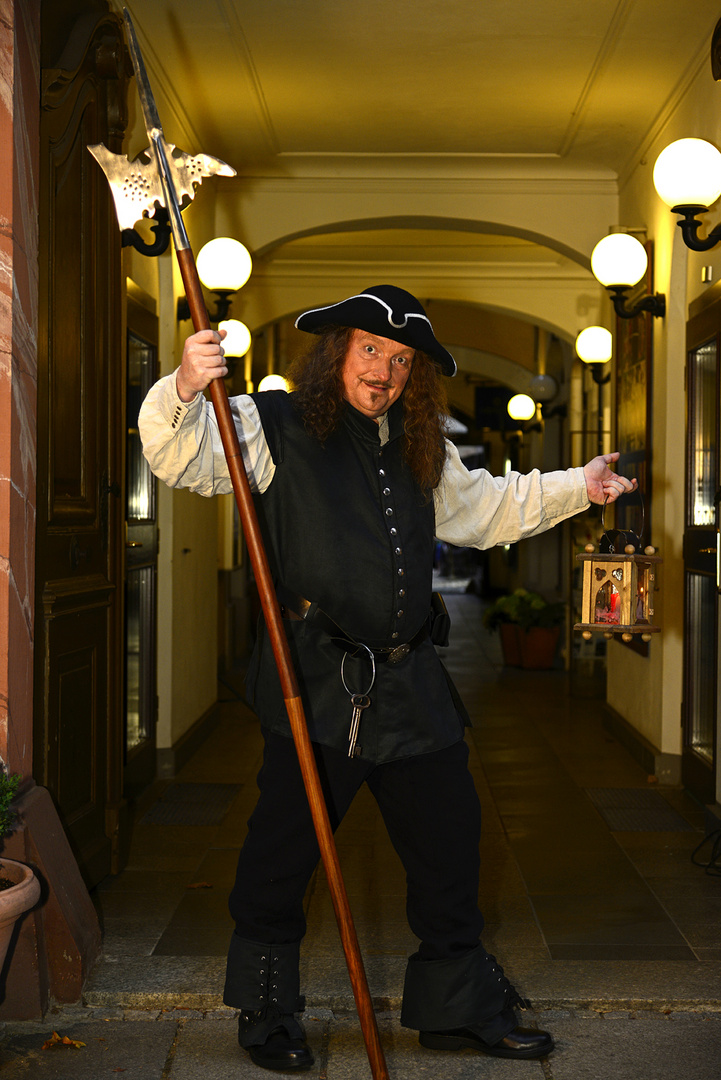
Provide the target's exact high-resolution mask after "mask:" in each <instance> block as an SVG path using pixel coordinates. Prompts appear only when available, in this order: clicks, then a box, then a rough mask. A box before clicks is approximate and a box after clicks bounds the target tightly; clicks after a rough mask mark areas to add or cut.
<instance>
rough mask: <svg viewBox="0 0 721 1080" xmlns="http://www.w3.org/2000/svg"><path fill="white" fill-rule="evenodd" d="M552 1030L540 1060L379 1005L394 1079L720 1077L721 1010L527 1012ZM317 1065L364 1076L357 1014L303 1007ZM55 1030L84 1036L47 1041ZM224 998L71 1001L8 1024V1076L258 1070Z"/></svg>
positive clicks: (171, 1075)
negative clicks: (449, 1034) (442, 1041)
mask: <svg viewBox="0 0 721 1080" xmlns="http://www.w3.org/2000/svg"><path fill="white" fill-rule="evenodd" d="M523 1022H524V1023H525V1024H527V1025H529V1026H531V1025H534V1024H537V1025H538V1026H539V1027H546V1028H548V1029H549V1030H550V1031H552V1032H553V1035H554V1037H555V1039H556V1049H555V1051H554V1052H553V1053H552V1054H551V1055H550V1056H549V1057H548V1058H547V1059H542V1060H540V1061H523V1062H514V1061H505V1060H500V1059H497V1058H491V1057H486V1056H484V1055H481V1054H477V1053H474V1052H473V1051H469V1050H465V1051H461V1052H460V1053H441V1052H437V1051H429V1050H424V1049H423V1048H422V1047H420V1046H419V1045H418V1042H417V1037H416V1034H415V1032H412V1031H407V1030H405V1029H404V1028H402V1027H401V1026H400V1024H399V1022H398V1014H397V1013H392V1012H387V1013H379V1014H378V1026H379V1029H380V1033H381V1039H382V1043H383V1048H384V1053H385V1056H386V1062H387V1065H388V1073H389V1077H390V1080H471V1078H473V1080H484V1078H487V1077H489V1078H490V1077H493V1078H499V1080H501V1078H505V1077H508V1078H509V1080H510V1078H511V1077H515V1078H518V1080H718V1078H719V1075H720V1074H721V1013H717V1012H704V1011H699V1012H668V1013H664V1012H657V1011H641V1010H639V1011H636V1012H622V1011H614V1012H606V1013H603V1012H598V1011H594V1010H558V1009H556V1010H541V1011H539V1012H537V1013H535V1014H530V1016H529V1015H527V1016H525V1017H524V1019H523ZM305 1023H306V1030H307V1033H308V1039H309V1042H310V1044H311V1046H312V1047H313V1051H314V1053H315V1058H316V1061H315V1065H314V1067H313V1068H312V1069H310V1070H309V1071H308V1072H306V1073H305V1074H304V1075H305V1076H307V1077H309V1080H316V1078H317V1080H363V1078H366V1077H368V1078H370V1077H371V1075H372V1074H371V1070H370V1066H369V1063H368V1058H367V1055H366V1051H365V1046H364V1043H363V1038H362V1035H361V1031H360V1026H359V1024H358V1019H357V1017H356V1016H355V1015H347V1014H336V1013H333V1012H332V1011H331V1010H329V1009H315V1010H308V1011H307V1012H306V1014H305ZM53 1031H55V1032H57V1034H58V1035H59V1036H60V1037H61V1038H62V1037H67V1038H69V1039H72V1040H76V1041H78V1042H82V1043H84V1044H85V1045H83V1046H79V1047H77V1048H76V1047H73V1046H67V1045H61V1046H57V1047H52V1048H48V1049H43V1045H44V1043H45V1042H46V1041H47V1040H48V1039H49V1038H50V1037H51V1036H52V1033H53ZM235 1034H236V1026H235V1018H234V1014H233V1012H232V1010H230V1009H217V1010H213V1011H209V1012H206V1013H202V1012H197V1011H193V1010H190V1009H172V1010H160V1011H158V1010H127V1009H126V1010H122V1009H105V1010H103V1009H88V1008H80V1007H73V1008H66V1009H60V1010H58V1011H56V1012H55V1013H54V1014H48V1016H47V1017H46V1019H45V1020H44V1021H43V1022H41V1023H30V1022H25V1023H15V1024H7V1025H5V1028H4V1031H3V1033H2V1042H1V1043H0V1073H2V1077H3V1080H15V1078H20V1077H23V1078H25V1077H27V1078H28V1080H36V1078H37V1080H104V1078H106V1077H107V1078H109V1080H110V1078H113V1077H123V1078H124V1080H199V1078H201V1077H202V1078H203V1080H245V1078H247V1080H252V1078H255V1080H258V1078H260V1077H266V1078H267V1077H268V1076H269V1075H272V1074H269V1073H268V1072H267V1071H266V1070H263V1069H258V1068H257V1067H256V1066H254V1065H253V1064H252V1062H251V1061H250V1059H249V1057H248V1056H247V1054H245V1053H244V1052H243V1051H241V1050H240V1049H239V1048H238V1046H237V1043H236V1039H235Z"/></svg>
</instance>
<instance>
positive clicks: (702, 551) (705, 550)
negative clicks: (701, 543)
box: [698, 548, 716, 555]
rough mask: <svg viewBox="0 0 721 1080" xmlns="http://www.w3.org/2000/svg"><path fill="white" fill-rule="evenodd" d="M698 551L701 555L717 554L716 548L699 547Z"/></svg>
mask: <svg viewBox="0 0 721 1080" xmlns="http://www.w3.org/2000/svg"><path fill="white" fill-rule="evenodd" d="M698 553H699V555H715V554H716V548H699V549H698Z"/></svg>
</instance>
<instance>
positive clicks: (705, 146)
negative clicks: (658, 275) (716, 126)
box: [653, 139, 721, 251]
mask: <svg viewBox="0 0 721 1080" xmlns="http://www.w3.org/2000/svg"><path fill="white" fill-rule="evenodd" d="M653 183H654V187H655V188H656V191H657V192H658V194H659V195H660V196H661V198H662V199H663V201H664V202H665V203H666V205H667V206H669V207H670V208H671V210H672V211H673V213H674V214H680V215H681V220H680V221H679V222H678V225H679V227H680V229H681V235H682V236H683V241H684V243H685V245H686V247H689V248H691V250H692V251H709V250H710V249H711V248H712V247H715V246H716V244H718V242H719V241H720V240H721V225H717V226H716V228H715V229H712V231H711V232H710V233H709V234H708V236H706V237H705V238H701V237H700V236H699V235H698V231H699V228H700V226H701V222H700V221H697V220H696V219H697V217H698V216H699V215H700V214H705V213H707V212H708V209H709V207H711V206H713V204H714V203H715V202H716V201H717V200H718V198H719V196H720V195H721V153H719V151H718V150H717V149H716V147H715V146H713V145H712V144H711V143H710V142H706V140H705V139H678V140H677V141H676V142H672V143H670V144H669V145H668V146H667V147H666V149H665V150H662V151H661V153H660V154H659V156H658V158H657V159H656V164H655V166H654V169H653Z"/></svg>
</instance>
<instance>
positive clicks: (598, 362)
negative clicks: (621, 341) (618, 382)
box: [576, 326, 613, 386]
mask: <svg viewBox="0 0 721 1080" xmlns="http://www.w3.org/2000/svg"><path fill="white" fill-rule="evenodd" d="M576 354H577V356H578V358H579V360H582V361H583V362H584V364H587V365H588V370H589V371H590V372H591V376H592V378H593V381H594V382H595V383H597V384H598V385H599V386H602V385H603V384H604V383H607V382H608V381H609V379H610V378H611V375H610V373H606V367H605V365H606V364H607V363H608V362H609V360H610V359H611V357H612V356H613V338H612V336H611V332H610V330H606V328H605V327H603V326H587V327H586V329H585V330H582V331H581V333H580V334H579V335H578V337H577V338H576Z"/></svg>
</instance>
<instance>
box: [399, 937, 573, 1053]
mask: <svg viewBox="0 0 721 1080" xmlns="http://www.w3.org/2000/svg"><path fill="white" fill-rule="evenodd" d="M517 1005H518V1006H521V1007H525V1006H526V1005H527V1002H525V1001H524V1000H523V999H522V998H521V997H520V996H519V994H518V992H517V990H516V988H515V987H514V986H513V985H512V984H511V983H510V982H509V980H508V979H507V978H506V976H505V975H504V973H503V968H502V967H501V965H500V964H499V963H498V961H497V960H496V958H495V957H494V956H491V955H490V954H489V953H487V952H486V950H485V949H484V948H483V945H481V944H480V943H479V945H478V946H477V947H476V948H475V949H472V950H471V951H470V952H468V953H465V954H464V955H462V956H459V957H454V958H452V959H449V960H421V958H420V955H419V954H418V953H415V954H414V955H413V956H411V957H410V959H409V961H408V968H407V970H406V980H405V987H404V990H403V1008H402V1011H401V1024H402V1025H403V1026H404V1027H409V1028H416V1029H417V1030H418V1031H419V1032H420V1037H419V1041H420V1043H421V1046H426V1047H428V1048H429V1049H433V1050H461V1049H463V1048H464V1047H470V1048H472V1049H474V1050H480V1051H481V1052H482V1053H485V1054H490V1055H491V1056H493V1057H508V1058H519V1059H524V1058H537V1057H545V1055H546V1054H548V1053H550V1052H551V1050H552V1049H553V1040H552V1039H551V1036H550V1035H549V1034H548V1032H546V1031H536V1030H535V1029H532V1028H523V1027H519V1026H518V1018H517V1016H516V1013H515V1006H517Z"/></svg>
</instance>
